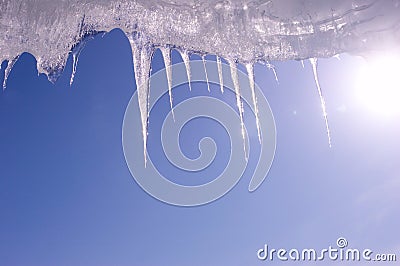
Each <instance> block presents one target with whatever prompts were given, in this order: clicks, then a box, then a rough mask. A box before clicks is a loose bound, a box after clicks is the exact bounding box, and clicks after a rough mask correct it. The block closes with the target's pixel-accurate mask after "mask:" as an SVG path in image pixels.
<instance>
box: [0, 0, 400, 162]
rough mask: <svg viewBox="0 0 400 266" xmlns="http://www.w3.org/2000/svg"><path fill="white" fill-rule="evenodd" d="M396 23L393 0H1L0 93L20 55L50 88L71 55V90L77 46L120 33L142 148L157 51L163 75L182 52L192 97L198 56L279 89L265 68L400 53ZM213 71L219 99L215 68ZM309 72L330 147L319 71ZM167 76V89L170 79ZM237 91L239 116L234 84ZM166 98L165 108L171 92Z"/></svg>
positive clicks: (399, 2)
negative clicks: (245, 67) (256, 71)
mask: <svg viewBox="0 0 400 266" xmlns="http://www.w3.org/2000/svg"><path fill="white" fill-rule="evenodd" d="M399 14H400V0H392V1H374V0H336V1H320V0H307V1H304V0H251V1H250V0H242V1H240V0H230V1H229V0H228V1H221V0H189V1H183V0H163V1H159V0H158V1H156V0H137V1H128V0H80V1H78V0H54V1H49V0H0V61H1V62H3V61H5V60H7V61H8V62H9V63H8V66H7V68H6V70H5V78H4V82H3V88H5V87H6V84H7V78H8V75H9V74H10V71H11V69H12V66H13V64H14V63H15V61H16V58H18V56H19V55H21V54H22V53H23V52H29V53H31V54H32V55H34V56H35V57H36V60H37V68H38V72H39V73H45V74H46V75H47V76H48V79H49V80H50V81H52V82H55V81H56V80H57V78H58V77H59V76H60V75H61V73H62V71H63V69H64V67H65V64H66V62H67V58H68V56H69V54H70V53H71V51H72V59H73V71H72V75H71V80H70V83H71V84H72V82H73V80H74V76H75V73H76V67H77V64H78V59H79V52H76V51H80V48H79V47H80V45H82V43H85V42H86V41H88V40H89V39H90V38H92V36H94V35H96V34H99V33H106V32H109V31H111V30H113V29H115V28H118V29H120V30H122V31H123V32H124V33H125V34H126V36H127V37H128V40H129V42H130V44H131V47H132V54H133V61H134V62H133V64H134V72H135V78H136V85H137V90H138V96H139V97H138V98H139V106H140V111H141V120H142V126H143V128H142V129H143V139H144V144H145V145H144V146H145V147H146V141H147V120H148V95H149V87H148V75H149V73H150V65H151V58H152V53H153V51H154V49H155V47H169V48H162V50H163V57H164V60H165V62H166V66H167V69H168V65H170V62H168V59H169V58H170V50H169V49H171V48H174V49H176V50H178V51H179V52H180V53H181V55H182V59H183V61H184V62H185V65H186V71H187V75H188V79H189V88H191V85H190V63H189V56H188V54H191V53H196V54H199V55H201V56H202V57H203V60H204V56H205V55H208V54H213V55H218V57H217V60H219V61H218V62H220V59H221V58H225V59H232V58H234V59H235V62H234V64H235V66H236V63H241V64H248V63H249V62H251V63H254V62H262V63H267V66H268V67H270V68H271V69H272V70H273V71H274V74H275V77H276V80H277V81H278V78H277V76H276V72H275V69H274V68H273V66H272V65H271V64H270V63H268V62H272V61H276V60H291V59H296V60H304V59H309V58H320V57H332V56H335V55H337V54H340V53H344V52H349V53H352V54H365V53H368V52H369V51H376V50H381V51H384V50H387V49H393V48H394V49H400V31H399V28H400V17H399ZM74 49H77V50H76V51H75V50H74ZM169 60H170V59H169ZM311 62H313V60H312V61H311ZM315 63H316V62H315ZM230 64H231V67H232V68H231V69H232V77H235V71H236V67H234V64H233V63H232V60H231V62H230ZM218 65H219V66H220V63H218ZM204 66H206V63H204ZM271 66H272V67H271ZM205 71H206V75H207V69H206V68H205ZM218 71H219V76H220V78H221V80H220V83H221V91H223V80H222V75H221V73H220V72H221V71H220V67H219V68H218ZM313 72H314V75H315V80H316V83H317V87H318V90H319V94H320V98H321V103H322V106H323V114H324V117H325V121H326V127H327V131H328V135H329V138H330V132H329V127H328V123H327V118H326V110H325V103H324V102H323V98H322V93H321V90H320V86H319V83H318V78H317V73H316V64H314V65H313ZM167 76H168V80H169V81H168V83H169V86H170V84H171V76H172V75H171V73H170V72H168V74H167ZM207 76H208V75H207ZM208 88H209V84H208ZM235 89H236V90H237V94H238V107H239V110H240V115H241V117H242V116H243V114H242V111H243V110H242V106H241V103H239V101H240V94H239V92H240V91H239V86H238V84H236V86H235ZM170 97H171V98H170V99H171V101H170V104H171V107H172V94H171V90H170ZM242 123H243V122H242ZM242 130H243V125H242ZM242 133H243V134H244V132H242ZM144 154H145V156H146V151H144Z"/></svg>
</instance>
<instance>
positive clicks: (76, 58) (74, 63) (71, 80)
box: [69, 53, 79, 87]
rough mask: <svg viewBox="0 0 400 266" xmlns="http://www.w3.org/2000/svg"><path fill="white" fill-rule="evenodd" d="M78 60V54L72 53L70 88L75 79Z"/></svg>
mask: <svg viewBox="0 0 400 266" xmlns="http://www.w3.org/2000/svg"><path fill="white" fill-rule="evenodd" d="M78 60H79V53H78V54H76V53H73V54H72V74H71V79H70V80H69V86H70V87H71V86H72V83H73V82H74V78H75V73H76V66H77V65H78Z"/></svg>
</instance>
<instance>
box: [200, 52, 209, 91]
mask: <svg viewBox="0 0 400 266" xmlns="http://www.w3.org/2000/svg"><path fill="white" fill-rule="evenodd" d="M201 60H202V61H203V66H204V73H205V74H206V81H207V90H208V92H210V81H209V80H208V73H207V65H206V56H205V55H202V56H201Z"/></svg>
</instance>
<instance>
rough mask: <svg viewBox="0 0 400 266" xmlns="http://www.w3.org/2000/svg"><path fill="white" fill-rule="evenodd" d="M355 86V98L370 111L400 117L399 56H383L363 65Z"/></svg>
mask: <svg viewBox="0 0 400 266" xmlns="http://www.w3.org/2000/svg"><path fill="white" fill-rule="evenodd" d="M356 86H357V90H356V92H357V95H356V96H357V98H358V99H359V100H360V101H361V102H362V103H363V104H365V105H366V106H367V107H368V108H369V109H370V110H372V111H375V112H377V113H380V114H383V115H387V116H393V115H400V56H395V55H392V56H390V55H384V56H380V57H377V58H375V59H374V60H371V61H368V62H367V63H365V65H364V66H363V67H362V68H361V69H360V72H359V74H358V77H357V85H356Z"/></svg>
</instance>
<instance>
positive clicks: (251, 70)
mask: <svg viewBox="0 0 400 266" xmlns="http://www.w3.org/2000/svg"><path fill="white" fill-rule="evenodd" d="M246 70H247V75H248V76H249V84H250V90H251V97H252V99H253V105H254V115H255V117H256V124H257V134H258V141H259V142H260V143H261V132H260V120H259V118H258V105H257V97H256V91H255V89H254V66H253V64H251V63H248V64H246Z"/></svg>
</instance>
